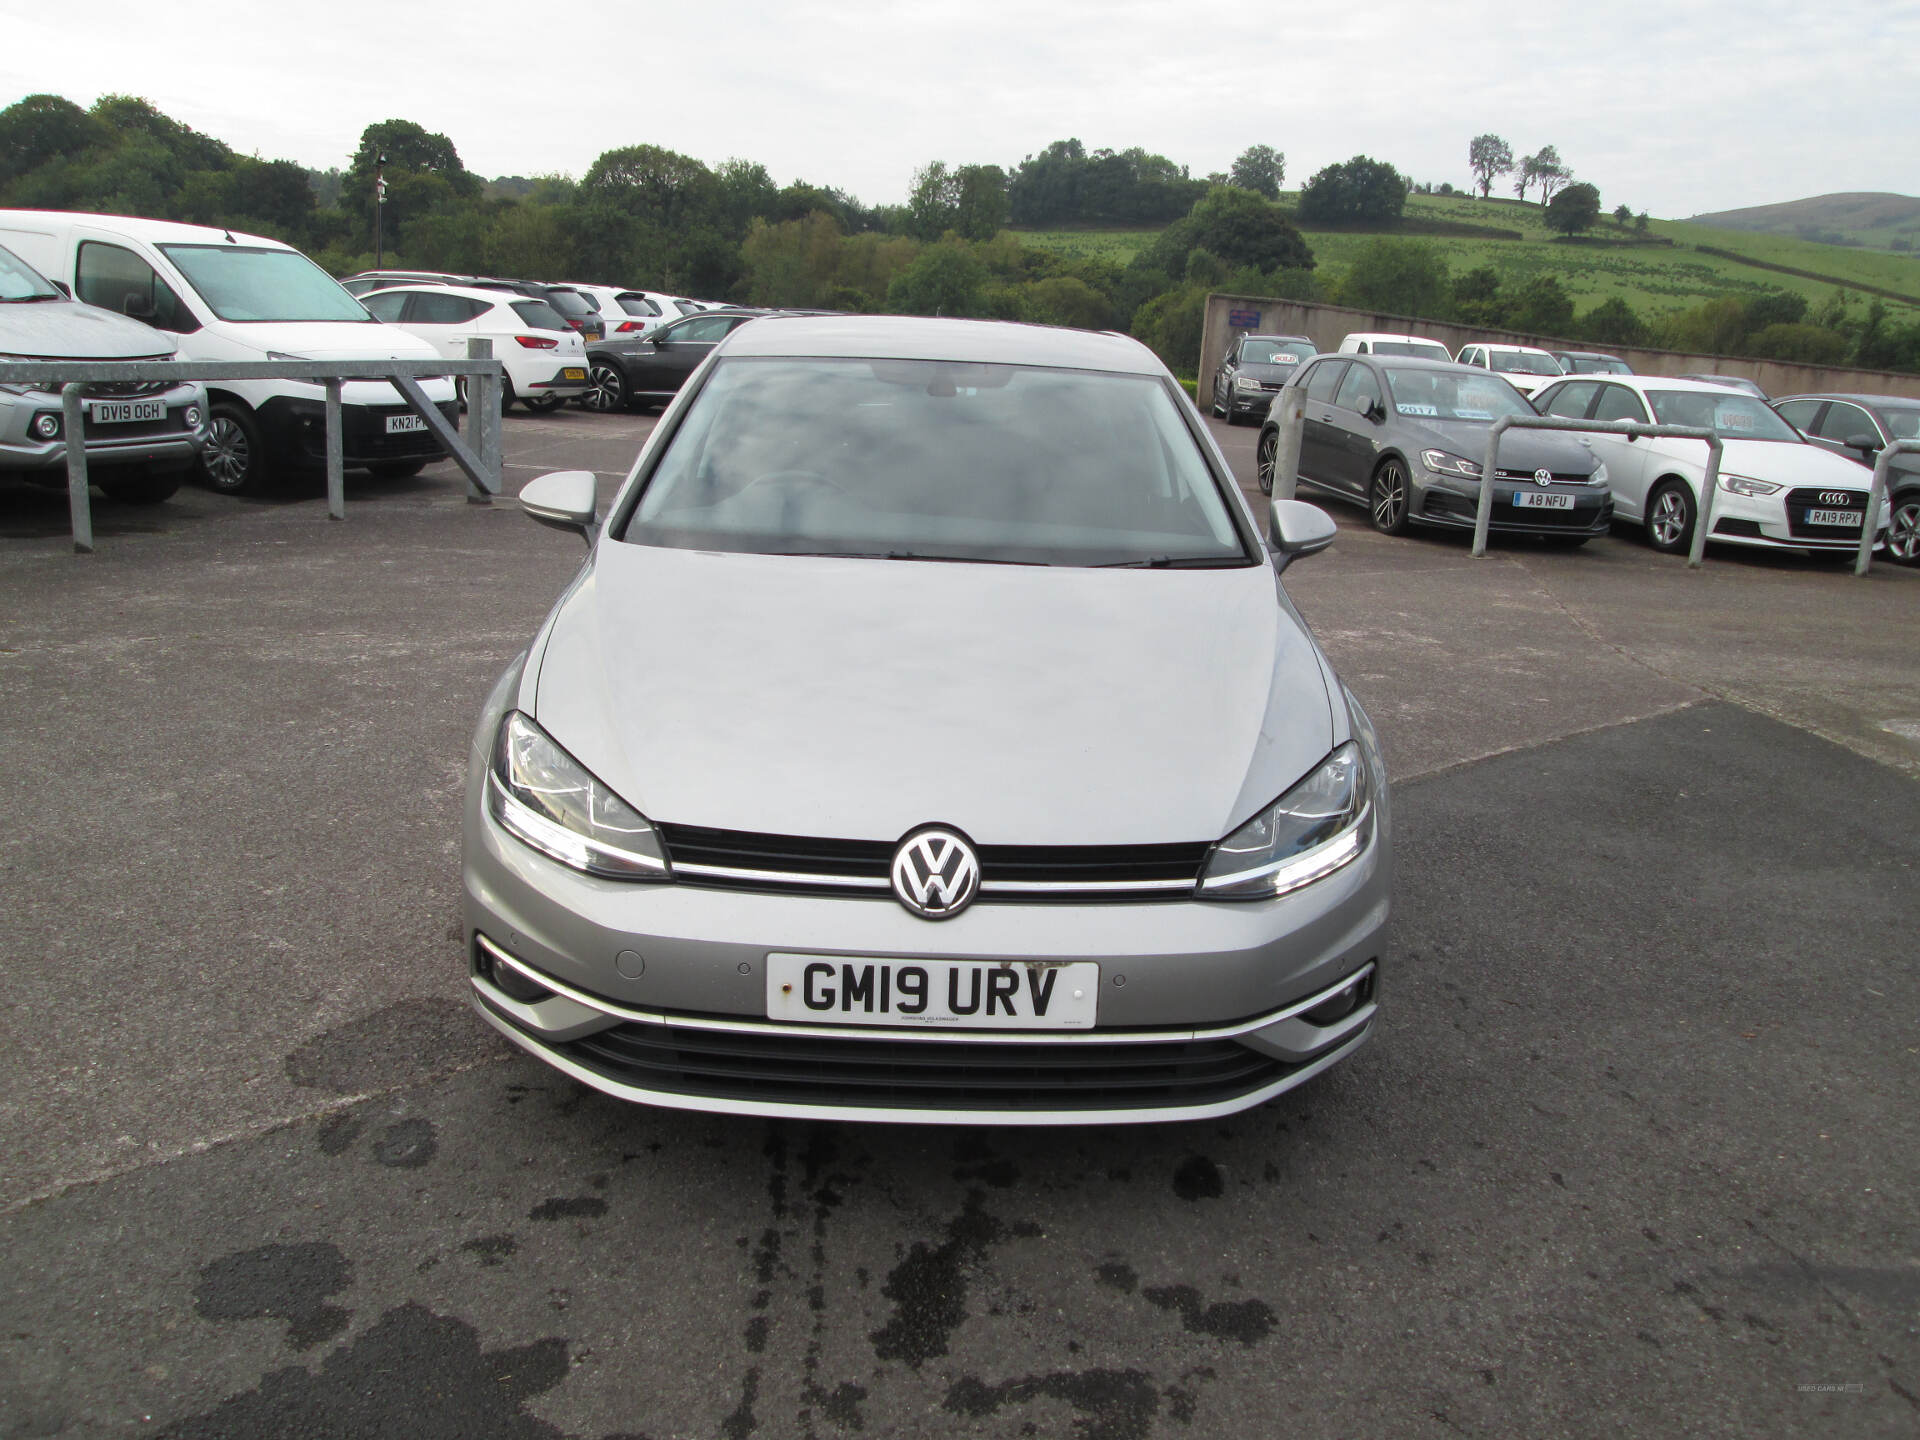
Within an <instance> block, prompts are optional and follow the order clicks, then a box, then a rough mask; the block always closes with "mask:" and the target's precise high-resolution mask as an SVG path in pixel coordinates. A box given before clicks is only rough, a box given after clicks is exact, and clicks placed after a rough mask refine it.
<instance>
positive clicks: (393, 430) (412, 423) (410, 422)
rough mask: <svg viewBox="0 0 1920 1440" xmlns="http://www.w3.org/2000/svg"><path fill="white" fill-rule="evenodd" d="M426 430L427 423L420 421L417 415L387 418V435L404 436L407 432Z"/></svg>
mask: <svg viewBox="0 0 1920 1440" xmlns="http://www.w3.org/2000/svg"><path fill="white" fill-rule="evenodd" d="M426 428H427V422H426V421H425V420H422V419H421V418H420V417H419V416H418V415H389V416H387V434H389V435H404V434H406V433H407V431H409V430H424V429H426Z"/></svg>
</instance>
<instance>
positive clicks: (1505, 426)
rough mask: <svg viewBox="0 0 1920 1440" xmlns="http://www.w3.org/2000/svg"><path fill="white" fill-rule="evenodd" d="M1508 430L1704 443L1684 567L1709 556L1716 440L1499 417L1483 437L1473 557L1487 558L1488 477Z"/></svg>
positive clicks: (1698, 430) (1677, 432) (1708, 435)
mask: <svg viewBox="0 0 1920 1440" xmlns="http://www.w3.org/2000/svg"><path fill="white" fill-rule="evenodd" d="M1509 430H1565V431H1570V432H1572V433H1574V434H1579V435H1624V436H1626V437H1627V438H1628V439H1629V440H1648V439H1658V440H1704V441H1706V442H1707V473H1706V474H1705V475H1704V476H1703V477H1702V478H1701V481H1700V495H1699V498H1698V500H1697V501H1696V502H1695V505H1694V509H1695V511H1696V512H1697V513H1695V515H1694V517H1693V547H1692V549H1690V550H1689V551H1688V552H1687V567H1688V568H1689V569H1692V570H1698V569H1699V568H1700V562H1701V561H1702V560H1704V559H1705V558H1706V554H1707V531H1708V530H1709V529H1710V528H1711V527H1712V525H1713V497H1714V493H1715V492H1716V491H1717V490H1718V489H1719V488H1720V451H1721V448H1722V447H1721V444H1720V437H1719V435H1718V434H1716V433H1715V432H1714V431H1712V430H1709V429H1706V428H1705V427H1703V426H1697V425H1641V424H1637V423H1636V422H1634V421H1631V420H1563V419H1561V418H1560V417H1559V416H1558V415H1502V416H1501V417H1500V418H1499V419H1497V420H1495V421H1494V422H1493V427H1492V428H1491V429H1490V430H1489V431H1488V432H1487V448H1486V454H1485V458H1484V459H1482V460H1481V462H1480V482H1481V483H1480V504H1479V507H1478V508H1477V509H1476V510H1475V511H1474V515H1473V553H1474V554H1475V555H1485V554H1486V553H1487V527H1488V526H1489V525H1491V524H1492V523H1493V486H1491V485H1489V484H1487V483H1486V482H1487V479H1488V478H1489V477H1490V476H1495V475H1498V474H1499V472H1500V462H1499V455H1500V437H1501V436H1502V435H1504V434H1506V433H1507V431H1509Z"/></svg>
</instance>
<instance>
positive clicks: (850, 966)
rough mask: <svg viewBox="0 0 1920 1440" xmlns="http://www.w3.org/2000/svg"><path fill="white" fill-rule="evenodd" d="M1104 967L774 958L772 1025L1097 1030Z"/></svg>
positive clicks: (770, 972)
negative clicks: (781, 1023) (1097, 1014)
mask: <svg viewBox="0 0 1920 1440" xmlns="http://www.w3.org/2000/svg"><path fill="white" fill-rule="evenodd" d="M1099 1000H1100V967H1099V965H1097V964H1095V963H1094V962H1093V961H1091V960H1082V961H1077V962H1075V963H1074V964H1071V965H1029V964H1022V963H1019V962H1011V963H1008V964H1004V965H1003V964H1000V963H998V962H989V961H984V960H879V959H868V958H866V957H864V956H863V957H859V958H853V959H850V958H848V957H847V956H844V955H780V954H774V955H769V956H767V1018H768V1019H769V1020H787V1021H799V1022H801V1023H805V1024H815V1025H892V1026H907V1025H923V1026H928V1027H931V1028H935V1029H949V1030H975V1029H979V1030H1091V1029H1092V1028H1093V1024H1094V1019H1095V1015H1096V1012H1097V1011H1098V1008H1099Z"/></svg>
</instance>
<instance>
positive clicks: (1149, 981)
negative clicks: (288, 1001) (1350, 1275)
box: [464, 316, 1392, 1125]
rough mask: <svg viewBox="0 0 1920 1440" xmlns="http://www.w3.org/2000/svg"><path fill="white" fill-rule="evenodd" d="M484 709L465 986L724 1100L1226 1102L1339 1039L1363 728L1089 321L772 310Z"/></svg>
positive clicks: (1282, 1082) (587, 508)
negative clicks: (1065, 325)
mask: <svg viewBox="0 0 1920 1440" xmlns="http://www.w3.org/2000/svg"><path fill="white" fill-rule="evenodd" d="M521 501H522V504H523V505H524V506H525V508H526V509H527V511H528V512H529V514H530V515H532V516H533V518H535V519H537V520H540V521H542V522H544V523H546V524H550V525H556V526H561V527H574V528H577V529H579V530H581V531H584V532H585V533H586V534H587V537H588V541H589V552H588V556H587V559H586V563H585V565H584V566H583V568H582V569H581V570H580V572H579V574H578V575H577V576H576V577H575V578H574V580H573V583H572V584H571V585H569V586H568V587H567V590H566V592H565V593H564V594H563V595H562V596H561V597H560V599H559V601H558V602H557V603H556V604H555V606H554V608H553V610H552V612H551V613H550V614H549V615H548V616H547V619H546V621H545V623H544V624H542V625H541V627H540V629H539V631H538V633H537V634H536V635H535V636H534V637H533V640H532V642H531V644H530V645H529V646H528V648H527V650H526V651H525V652H524V653H523V654H521V655H520V656H519V657H517V658H516V659H515V660H514V661H513V663H512V664H511V665H510V666H509V667H508V669H507V671H506V673H505V674H504V675H502V676H501V678H500V680H499V682H498V684H496V685H495V686H494V688H493V691H492V693H491V694H490V695H489V696H488V698H487V702H486V705H485V709H484V711H483V712H482V715H481V717H480V724H479V727H478V729H477V731H476V732H475V735H474V740H473V748H472V754H471V769H470V783H469V787H468V793H467V802H466V813H465V865H464V869H465V904H466V932H467V942H468V951H469V963H470V970H471V984H472V990H473V999H474V1003H475V1006H476V1008H477V1009H478V1011H479V1013H480V1014H481V1015H482V1016H483V1017H484V1018H485V1019H486V1020H487V1021H488V1022H489V1023H491V1024H492V1025H494V1026H495V1027H496V1028H498V1029H499V1030H500V1031H501V1032H502V1033H503V1034H505V1035H506V1036H507V1037H508V1038H509V1039H511V1040H512V1041H513V1042H514V1043H516V1044H518V1045H520V1046H521V1047H523V1048H524V1049H526V1050H527V1051H529V1052H531V1053H532V1054H533V1055H535V1056H537V1057H539V1058H540V1059H542V1060H544V1061H546V1062H547V1063H548V1064H550V1065H553V1066H555V1067H557V1068H558V1069H560V1070H562V1071H564V1072H566V1073H567V1074H569V1075H572V1076H574V1077H575V1078H576V1079H578V1080H580V1081H582V1082H584V1083H585V1084H587V1085H589V1086H592V1087H594V1088H596V1089H599V1090H602V1091H605V1092H607V1093H609V1094H612V1095H616V1096H621V1097H624V1098H627V1099H631V1100H637V1101H644V1102H648V1103H651V1104H656V1105H665V1106H674V1107H681V1108H691V1109H699V1110H710V1111H723V1112H732V1113H737V1114H753V1115H776V1116H812V1117H827V1118H834V1117H838V1118H845V1119H857V1120H892V1121H918V1122H927V1121H933V1122H947V1123H974V1122H982V1121H990V1122H999V1123H1009V1122H1011V1123H1028V1124H1056V1125H1064V1124H1084V1123H1103V1122H1106V1123H1111V1122H1125V1121H1151V1120H1178V1119H1194V1118H1199V1117H1205V1116H1214V1115H1223V1114H1228V1113H1231V1112H1233V1111H1236V1110H1240V1109H1244V1108H1246V1107H1248V1106H1252V1105H1256V1104H1259V1103H1260V1102H1261V1101H1263V1100H1266V1099H1268V1098H1269V1097H1271V1096H1273V1095H1276V1094H1278V1093H1280V1092H1281V1091H1283V1090H1286V1089H1288V1088H1290V1087H1291V1086H1294V1085H1297V1084H1300V1083H1301V1082H1302V1081H1305V1080H1307V1079H1308V1078H1310V1077H1312V1076H1313V1075H1316V1074H1318V1073H1319V1072H1321V1071H1323V1070H1325V1069H1326V1068H1327V1067H1328V1066H1330V1065H1332V1064H1334V1063H1335V1062H1337V1061H1339V1060H1340V1059H1342V1058H1343V1057H1345V1056H1347V1055H1349V1054H1351V1053H1352V1052H1353V1051H1354V1049H1355V1048H1356V1047H1358V1046H1359V1045H1360V1044H1361V1043H1363V1042H1364V1040H1365V1039H1366V1037H1367V1035H1368V1033H1369V1031H1370V1029H1371V1026H1372V1023H1373V1020H1374V1017H1375V1014H1376V994H1375V988H1376V984H1377V977H1378V972H1379V965H1380V960H1381V955H1382V950H1383V947H1384V945H1385V943H1386V940H1387V927H1388V910H1389V889H1390V882H1391V871H1392V864H1391V858H1390V837H1389V817H1388V796H1387V781H1386V774H1385V771H1384V769H1383V768H1382V765H1381V759H1380V750H1379V745H1378V743H1377V741H1376V739H1375V736H1374V731H1373V727H1372V726H1371V725H1370V724H1369V723H1368V720H1367V717H1366V715H1365V713H1364V712H1363V711H1362V710H1361V708H1360V706H1359V704H1358V703H1357V702H1356V701H1355V700H1354V698H1353V696H1352V695H1351V694H1350V693H1349V692H1348V691H1347V690H1346V688H1345V687H1344V686H1343V685H1342V684H1341V683H1340V681H1339V680H1338V679H1337V678H1336V677H1335V675H1334V673H1333V670H1332V667H1331V666H1330V665H1329V664H1328V662H1327V659H1326V657H1325V655H1323V654H1322V653H1321V651H1320V648H1319V647H1318V645H1317V644H1316V643H1315V641H1314V639H1313V637H1312V636H1311V635H1310V634H1309V633H1308V630H1307V627H1306V625H1305V623H1304V622H1303V621H1302V619H1301V618H1300V615H1299V613H1298V611H1296V610H1295V609H1294V607H1293V605H1292V603H1291V602H1290V601H1289V599H1288V597H1287V593H1286V591H1285V589H1284V588H1283V586H1282V585H1281V583H1280V572H1281V571H1282V570H1283V569H1284V568H1285V567H1286V565H1287V564H1288V563H1289V562H1290V561H1292V560H1293V559H1296V558H1298V557H1300V556H1303V555H1306V554H1310V553H1312V552H1313V551H1315V550H1318V549H1322V548H1324V547H1325V546H1326V545H1327V544H1328V543H1329V542H1330V541H1331V540H1332V538H1333V533H1334V531H1333V525H1332V522H1331V521H1330V520H1328V518H1327V517H1326V515H1325V514H1324V513H1323V512H1321V511H1319V510H1317V509H1315V508H1314V507H1312V506H1310V505H1305V504H1301V503H1298V502H1292V501H1278V502H1274V503H1273V504H1272V505H1271V507H1270V510H1269V514H1268V515H1267V516H1266V526H1265V528H1264V533H1263V530H1262V527H1260V526H1259V525H1258V524H1256V521H1255V518H1254V516H1253V514H1252V513H1251V512H1250V510H1249V508H1248V506H1247V504H1246V502H1245V500H1244V499H1243V498H1242V496H1241V494H1240V491H1239V490H1238V488H1237V487H1236V486H1235V484H1234V483H1233V480H1232V477H1231V475H1230V473H1229V471H1228V469H1227V466H1226V464H1225V462H1224V460H1223V459H1222V457H1221V455H1220V453H1219V451H1218V450H1217V449H1216V448H1215V447H1214V445H1213V443H1212V441H1211V440H1210V439H1209V438H1208V436H1207V433H1206V431H1205V428H1204V427H1203V425H1202V424H1201V422H1200V417H1199V415H1198V413H1197V412H1196V411H1195V410H1194V409H1193V407H1192V405H1191V404H1190V403H1189V402H1188V401H1187V400H1186V398H1185V397H1184V396H1183V395H1182V394H1181V392H1180V390H1179V389H1178V387H1177V386H1176V384H1175V382H1174V380H1173V378H1172V376H1170V375H1169V374H1168V373H1167V371H1166V370H1165V369H1164V367H1162V366H1161V365H1160V363H1159V362H1158V361H1157V360H1156V359H1155V358H1154V357H1153V356H1152V355H1151V354H1150V353H1149V352H1148V351H1147V350H1145V349H1144V348H1142V347H1141V346H1140V345H1138V344H1136V343H1135V342H1133V341H1131V340H1128V339H1125V338H1124V337H1120V336H1114V335H1092V334H1086V333H1081V332H1075V331H1068V330H1058V329H1046V328H1041V327H1030V326H1021V325H1007V324H995V323H984V322H973V321H952V320H915V319H906V318H898V317H852V316H831V317H769V318H766V319H760V320H755V321H753V322H751V323H749V324H747V325H744V326H742V327H741V328H740V329H739V330H738V331H736V332H735V333H734V334H732V335H731V336H729V337H728V338H727V340H726V341H725V343H724V344H722V345H721V346H719V347H718V348H717V349H716V351H715V352H714V354H713V355H712V356H711V357H710V358H709V359H708V360H707V361H706V362H705V363H704V364H703V365H702V366H701V368H700V369H699V370H698V371H697V372H696V373H695V374H694V375H693V376H692V377H691V378H690V379H689V381H688V383H687V385H686V386H685V387H684V389H683V390H682V391H681V393H680V395H679V397H678V398H677V399H676V401H675V402H674V404H673V405H672V406H671V407H670V408H669V410H668V411H667V413H666V414H665V415H664V416H663V417H662V419H661V421H660V423H659V425H658V426H657V427H656V428H655V429H654V431H653V433H652V434H651V436H649V438H648V440H647V442H646V444H645V446H644V448H643V449H642V451H641V453H640V456H639V458H638V460H637V461H636V463H635V465H634V468H633V471H632V473H631V474H630V475H629V476H628V478H627V480H626V482H625V483H624V484H623V485H622V486H621V487H620V490H619V492H618V494H617V496H616V497H615V499H614V501H613V503H612V506H611V508H610V509H609V511H608V512H607V514H606V515H605V517H604V521H602V520H601V518H600V517H599V516H598V514H597V513H596V502H595V494H594V484H593V477H592V475H591V474H588V473H586V472H565V473H561V474H557V475H548V476H544V477H542V478H540V479H538V480H535V481H533V482H531V483H530V484H529V485H528V486H527V487H526V488H525V489H524V490H523V491H522V493H521Z"/></svg>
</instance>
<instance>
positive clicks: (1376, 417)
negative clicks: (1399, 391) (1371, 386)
mask: <svg viewBox="0 0 1920 1440" xmlns="http://www.w3.org/2000/svg"><path fill="white" fill-rule="evenodd" d="M1386 418H1387V402H1386V401H1384V400H1381V399H1378V398H1375V399H1372V400H1369V401H1367V419H1369V420H1371V421H1372V422H1373V423H1374V424H1376V425H1378V424H1380V423H1381V422H1382V421H1384V420H1385V419H1386Z"/></svg>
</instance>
